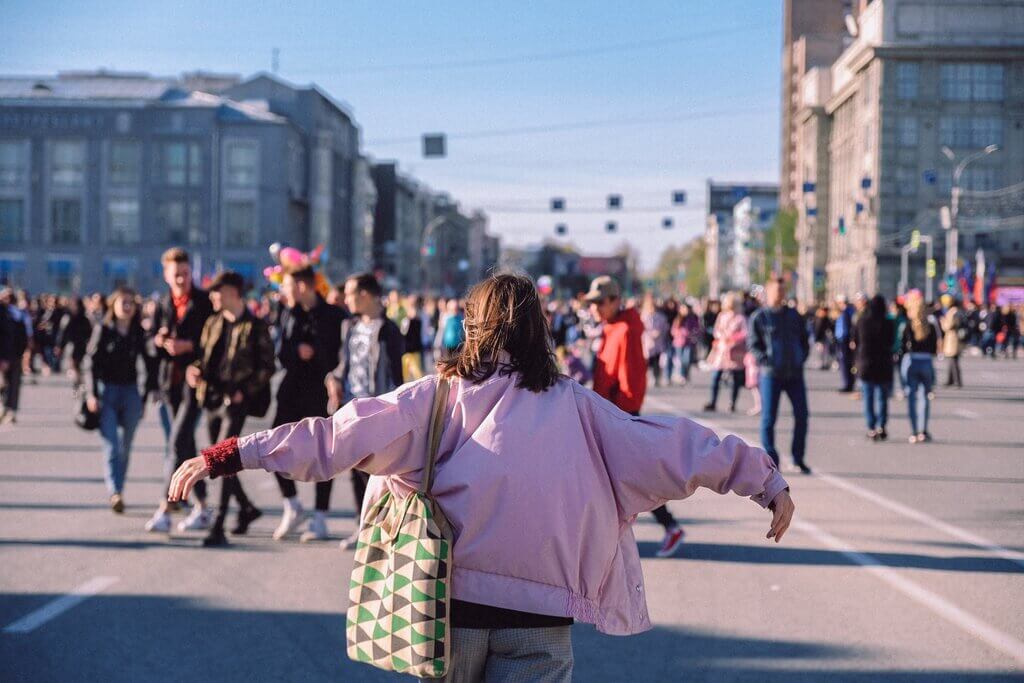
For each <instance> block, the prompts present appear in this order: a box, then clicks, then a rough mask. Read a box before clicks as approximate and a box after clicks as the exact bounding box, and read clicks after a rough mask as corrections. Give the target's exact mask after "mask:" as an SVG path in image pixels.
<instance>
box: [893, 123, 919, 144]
mask: <svg viewBox="0 0 1024 683" xmlns="http://www.w3.org/2000/svg"><path fill="white" fill-rule="evenodd" d="M896 144H897V145H899V146H900V147H916V146H917V119H916V118H914V117H913V116H901V117H899V119H897V120H896Z"/></svg>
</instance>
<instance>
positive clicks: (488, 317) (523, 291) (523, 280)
mask: <svg viewBox="0 0 1024 683" xmlns="http://www.w3.org/2000/svg"><path fill="white" fill-rule="evenodd" d="M464 324H465V326H466V340H465V342H464V343H463V344H462V346H460V347H459V348H458V350H456V351H455V352H454V353H453V354H452V355H451V356H450V357H448V358H445V359H443V360H441V361H438V363H437V369H438V371H439V372H440V374H441V375H442V376H443V377H461V378H463V379H467V380H469V381H471V382H473V383H477V382H482V381H484V380H486V379H488V378H490V377H491V376H492V375H493V374H494V373H495V372H498V373H499V374H501V375H511V374H512V373H518V375H519V379H518V381H517V382H516V386H517V387H519V388H521V389H528V390H530V391H535V392H541V391H545V390H546V389H549V388H551V387H552V386H554V384H555V382H557V381H558V377H559V374H560V373H559V371H558V363H557V361H556V360H555V353H554V349H553V348H552V343H551V333H550V330H549V328H548V321H547V318H546V317H545V316H544V310H543V308H542V306H541V302H540V298H539V297H538V296H537V287H536V285H534V283H533V281H532V280H531V279H530V278H528V277H526V276H524V275H516V274H512V273H499V274H495V275H492V276H490V277H488V278H487V279H486V280H484V281H483V282H481V283H480V284H478V285H476V286H474V287H473V289H471V290H470V292H469V296H468V297H466V318H465V323H464ZM502 352H505V353H507V354H508V358H506V359H503V358H502Z"/></svg>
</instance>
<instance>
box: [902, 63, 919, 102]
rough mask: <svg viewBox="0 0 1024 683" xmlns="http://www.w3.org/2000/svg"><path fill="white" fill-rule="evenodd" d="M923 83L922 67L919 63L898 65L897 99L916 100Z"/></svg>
mask: <svg viewBox="0 0 1024 683" xmlns="http://www.w3.org/2000/svg"><path fill="white" fill-rule="evenodd" d="M920 82H921V65H920V64H918V63H917V62H899V63H897V64H896V97H897V99H901V100H916V99H917V88H918V84H919V83H920Z"/></svg>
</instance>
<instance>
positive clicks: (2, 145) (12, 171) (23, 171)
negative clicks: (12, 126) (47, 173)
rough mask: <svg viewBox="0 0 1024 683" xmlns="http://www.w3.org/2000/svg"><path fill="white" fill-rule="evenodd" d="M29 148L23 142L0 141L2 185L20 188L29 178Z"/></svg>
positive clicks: (0, 177)
mask: <svg viewBox="0 0 1024 683" xmlns="http://www.w3.org/2000/svg"><path fill="white" fill-rule="evenodd" d="M26 152H27V146H26V145H25V143H23V142H22V141H21V140H0V185H6V186H19V185H22V184H23V183H24V182H25V178H27V177H28V154H26Z"/></svg>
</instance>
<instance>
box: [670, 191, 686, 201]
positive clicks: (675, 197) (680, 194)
mask: <svg viewBox="0 0 1024 683" xmlns="http://www.w3.org/2000/svg"><path fill="white" fill-rule="evenodd" d="M672 203H673V204H677V205H682V204H685V203H686V192H684V191H683V190H676V191H675V192H673V193H672Z"/></svg>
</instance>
